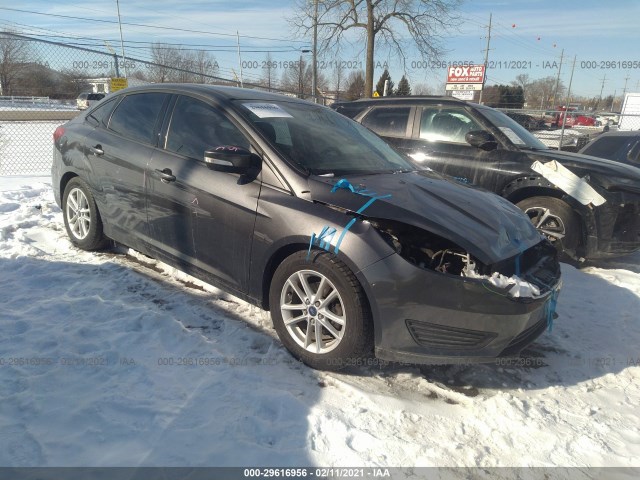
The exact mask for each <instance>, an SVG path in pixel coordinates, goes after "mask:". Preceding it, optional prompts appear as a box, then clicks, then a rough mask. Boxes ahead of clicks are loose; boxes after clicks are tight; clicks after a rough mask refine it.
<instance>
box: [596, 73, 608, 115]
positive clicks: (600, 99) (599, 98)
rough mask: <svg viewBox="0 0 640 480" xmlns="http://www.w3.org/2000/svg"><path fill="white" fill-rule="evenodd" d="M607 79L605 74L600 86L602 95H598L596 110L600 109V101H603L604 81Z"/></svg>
mask: <svg viewBox="0 0 640 480" xmlns="http://www.w3.org/2000/svg"><path fill="white" fill-rule="evenodd" d="M606 81H607V74H606V73H605V74H604V77H602V86H601V87H600V96H599V97H598V104H597V105H596V110H598V109H599V108H600V102H601V101H602V91H603V90H604V82H606Z"/></svg>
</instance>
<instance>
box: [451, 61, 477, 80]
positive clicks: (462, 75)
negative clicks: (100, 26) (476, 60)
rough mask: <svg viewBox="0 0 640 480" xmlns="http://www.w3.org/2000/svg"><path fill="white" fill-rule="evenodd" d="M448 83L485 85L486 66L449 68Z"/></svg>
mask: <svg viewBox="0 0 640 480" xmlns="http://www.w3.org/2000/svg"><path fill="white" fill-rule="evenodd" d="M447 83H484V65H461V66H459V67H449V69H448V70H447Z"/></svg>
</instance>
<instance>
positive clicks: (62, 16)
mask: <svg viewBox="0 0 640 480" xmlns="http://www.w3.org/2000/svg"><path fill="white" fill-rule="evenodd" d="M0 10H8V11H12V12H20V13H30V14H33V15H42V16H45V17H57V18H67V19H70V20H83V21H87V22H97V23H109V24H117V23H118V22H117V21H115V20H103V19H99V18H87V17H75V16H71V15H60V14H55V13H41V12H34V11H32V10H22V9H19V8H8V7H0ZM122 24H123V25H129V26H133V27H143V28H155V29H158V30H171V31H176V32H187V33H198V34H201V35H211V36H220V37H236V35H235V34H231V33H216V32H207V31H202V30H189V29H186V28H178V27H168V26H164V25H151V24H145V23H134V22H122ZM240 37H242V38H249V39H253V40H270V41H273V42H294V43H307V42H306V41H303V40H291V39H282V38H269V37H255V36H252V35H240Z"/></svg>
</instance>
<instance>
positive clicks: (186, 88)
mask: <svg viewBox="0 0 640 480" xmlns="http://www.w3.org/2000/svg"><path fill="white" fill-rule="evenodd" d="M155 91H162V92H167V91H169V92H175V93H194V94H200V95H205V96H208V97H211V98H215V99H218V100H226V101H229V100H261V101H272V102H276V101H287V102H295V103H302V104H305V105H313V104H312V103H311V102H308V101H306V100H301V99H298V98H295V97H289V96H287V95H280V94H278V93H272V92H264V91H262V90H254V89H250V88H239V87H226V86H219V85H204V84H199V83H154V84H151V85H142V86H139V87H129V88H125V89H123V90H119V91H118V92H117V93H118V94H128V93H143V92H155Z"/></svg>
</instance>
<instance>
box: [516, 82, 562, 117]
mask: <svg viewBox="0 0 640 480" xmlns="http://www.w3.org/2000/svg"><path fill="white" fill-rule="evenodd" d="M555 88H556V79H555V77H545V78H539V79H538V80H534V81H532V82H531V83H530V84H529V86H528V88H527V90H526V92H525V94H526V96H525V98H526V101H527V105H528V106H529V107H530V108H540V109H541V110H544V109H545V108H548V107H550V106H551V107H554V106H555V105H550V102H551V99H552V98H553V92H554V90H555ZM564 91H565V87H564V85H563V84H562V81H560V84H559V85H558V98H562V94H563V93H564Z"/></svg>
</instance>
